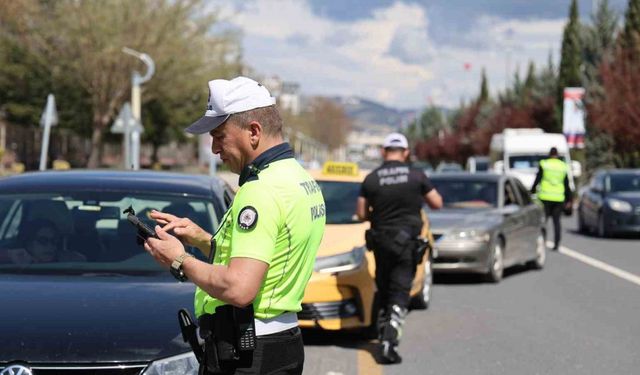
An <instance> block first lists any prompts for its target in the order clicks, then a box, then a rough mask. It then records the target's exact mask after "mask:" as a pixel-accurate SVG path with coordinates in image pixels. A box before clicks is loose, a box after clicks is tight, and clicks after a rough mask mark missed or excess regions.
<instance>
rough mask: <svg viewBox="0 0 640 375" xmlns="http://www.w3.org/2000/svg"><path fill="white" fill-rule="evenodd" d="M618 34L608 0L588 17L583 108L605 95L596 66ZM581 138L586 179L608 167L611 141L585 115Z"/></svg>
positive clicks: (613, 13) (605, 58)
mask: <svg viewBox="0 0 640 375" xmlns="http://www.w3.org/2000/svg"><path fill="white" fill-rule="evenodd" d="M617 30H618V15H617V14H616V12H615V11H614V10H612V9H611V7H610V6H609V0H601V1H600V2H599V3H598V9H597V10H596V12H595V14H592V15H591V25H589V27H587V28H586V29H585V33H584V43H583V46H584V53H583V56H584V68H585V69H584V81H585V87H586V96H585V103H586V104H587V105H589V104H591V103H594V102H597V101H599V100H602V99H603V98H604V95H605V92H604V89H603V87H602V82H601V77H600V73H599V67H600V64H601V63H602V62H603V61H607V60H609V59H611V56H612V53H613V49H614V47H615V40H616V39H615V38H616V32H617ZM585 126H586V131H587V134H586V138H585V162H586V166H585V168H584V169H585V171H586V175H587V177H588V176H589V175H590V174H591V173H592V172H593V171H594V170H596V169H598V168H601V167H605V166H612V165H613V164H614V162H613V153H612V148H613V144H614V142H613V139H612V137H611V136H610V135H609V134H607V133H606V132H604V131H602V130H601V129H600V128H599V127H598V126H597V124H594V123H593V121H592V119H591V116H589V113H587V118H586V124H585Z"/></svg>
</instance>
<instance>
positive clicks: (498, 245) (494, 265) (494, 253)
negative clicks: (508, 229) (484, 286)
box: [485, 240, 504, 283]
mask: <svg viewBox="0 0 640 375" xmlns="http://www.w3.org/2000/svg"><path fill="white" fill-rule="evenodd" d="M490 259H491V261H490V262H489V272H487V274H486V275H485V277H486V279H487V281H489V282H492V283H498V282H500V280H502V275H503V273H504V253H503V245H502V241H500V240H496V241H495V243H494V245H493V248H492V249H491V258H490Z"/></svg>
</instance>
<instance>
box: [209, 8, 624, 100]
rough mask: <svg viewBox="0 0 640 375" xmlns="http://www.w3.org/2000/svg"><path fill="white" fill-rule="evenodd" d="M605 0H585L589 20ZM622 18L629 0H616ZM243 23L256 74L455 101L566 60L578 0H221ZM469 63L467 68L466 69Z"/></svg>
mask: <svg viewBox="0 0 640 375" xmlns="http://www.w3.org/2000/svg"><path fill="white" fill-rule="evenodd" d="M597 1H598V0H579V8H580V13H581V18H582V21H583V22H588V21H589V17H590V12H591V8H592V6H593V5H594V4H595V3H597ZM609 3H610V4H611V6H612V8H613V9H615V10H616V11H617V12H618V14H619V15H620V18H621V19H622V16H623V12H624V10H625V8H626V4H627V0H609ZM212 4H214V5H215V6H217V7H219V8H220V10H221V11H222V15H223V17H224V19H225V22H226V23H227V24H228V25H229V26H230V27H232V28H236V29H240V30H242V33H243V37H242V45H243V52H244V59H245V62H246V63H248V64H249V65H250V66H251V67H252V68H253V69H254V70H255V71H256V73H257V74H260V75H263V76H278V77H280V78H281V79H283V80H286V81H293V82H298V83H299V84H300V86H301V90H302V92H303V93H304V94H307V95H342V96H351V95H355V96H360V97H364V98H368V99H372V100H376V101H378V102H381V103H383V104H385V105H388V106H391V107H396V108H401V109H405V108H419V107H423V106H425V105H427V104H429V103H434V104H436V105H442V106H449V107H454V106H456V105H458V104H459V103H460V101H461V100H463V99H469V98H472V97H475V96H476V95H477V93H478V91H479V81H480V75H481V69H482V68H485V69H486V71H487V76H488V79H489V87H490V90H491V91H492V92H493V93H495V92H496V91H497V90H498V89H503V88H504V87H505V86H506V85H507V83H508V79H511V77H513V74H514V73H515V71H516V69H518V70H519V71H520V72H521V75H524V74H525V72H526V69H527V65H528V62H529V61H533V62H534V63H535V64H536V66H537V67H542V66H544V65H546V64H547V60H548V58H549V54H551V55H552V58H553V60H554V63H556V64H557V62H558V58H559V54H560V44H561V39H562V30H563V28H564V25H565V23H566V19H567V14H568V11H569V4H570V1H569V0H484V1H483V0H475V1H474V0H431V1H429V0H415V1H414V0H402V1H394V0H243V1H222V0H214V1H213V2H212ZM465 66H466V68H465Z"/></svg>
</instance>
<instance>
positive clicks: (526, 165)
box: [489, 128, 582, 191]
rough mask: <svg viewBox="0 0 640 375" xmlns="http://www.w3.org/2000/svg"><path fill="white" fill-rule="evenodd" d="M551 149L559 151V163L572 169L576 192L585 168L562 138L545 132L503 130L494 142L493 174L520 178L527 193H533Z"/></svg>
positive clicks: (492, 152)
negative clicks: (542, 162)
mask: <svg viewBox="0 0 640 375" xmlns="http://www.w3.org/2000/svg"><path fill="white" fill-rule="evenodd" d="M551 147H555V148H557V149H558V155H559V157H560V159H562V160H564V161H565V162H566V163H567V164H568V165H570V166H571V168H569V186H570V187H571V190H573V191H575V182H574V177H575V178H577V177H580V174H581V173H582V167H581V165H580V163H579V162H577V161H571V155H570V154H569V146H568V145H567V140H566V138H565V137H564V135H563V134H559V133H545V132H544V131H543V130H542V129H539V128H534V129H510V128H507V129H504V131H503V132H502V133H500V134H494V135H493V137H492V138H491V146H490V150H489V157H490V159H491V165H492V170H493V172H496V173H508V174H511V175H513V176H515V177H518V178H519V179H520V181H521V182H522V183H523V184H524V186H526V187H527V188H528V189H531V186H533V182H534V181H535V178H536V173H537V172H538V163H539V162H540V160H542V159H546V158H548V157H549V150H551Z"/></svg>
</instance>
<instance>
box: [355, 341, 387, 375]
mask: <svg viewBox="0 0 640 375" xmlns="http://www.w3.org/2000/svg"><path fill="white" fill-rule="evenodd" d="M358 375H382V366H380V365H379V364H378V363H377V362H376V360H375V359H374V358H373V355H372V354H371V353H370V352H369V351H368V350H366V347H362V348H359V349H358Z"/></svg>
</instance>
